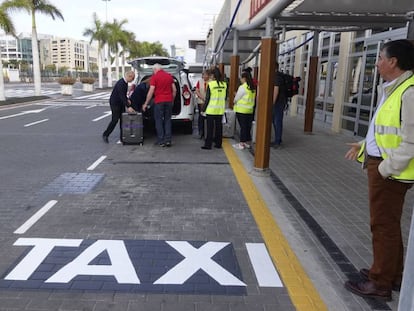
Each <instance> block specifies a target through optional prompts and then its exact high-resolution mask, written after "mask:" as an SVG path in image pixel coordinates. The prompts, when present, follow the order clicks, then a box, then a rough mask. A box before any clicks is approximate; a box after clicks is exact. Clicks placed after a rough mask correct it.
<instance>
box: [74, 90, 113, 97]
mask: <svg viewBox="0 0 414 311" xmlns="http://www.w3.org/2000/svg"><path fill="white" fill-rule="evenodd" d="M108 95H110V92H100V93H95V94H92V95H84V96H79V97H75V99H96V98H102V97H105V96H108Z"/></svg>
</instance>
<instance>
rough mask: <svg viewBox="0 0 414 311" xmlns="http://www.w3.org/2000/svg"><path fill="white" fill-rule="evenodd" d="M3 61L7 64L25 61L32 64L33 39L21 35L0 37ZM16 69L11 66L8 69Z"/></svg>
mask: <svg viewBox="0 0 414 311" xmlns="http://www.w3.org/2000/svg"><path fill="white" fill-rule="evenodd" d="M0 51H1V59H2V60H3V61H6V62H10V61H25V62H27V63H32V59H33V57H32V39H31V37H30V36H29V35H27V34H24V33H21V34H19V35H18V36H17V37H13V36H11V35H2V36H0ZM10 66H12V67H14V65H13V64H9V65H8V67H10Z"/></svg>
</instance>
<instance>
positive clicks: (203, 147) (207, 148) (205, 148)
mask: <svg viewBox="0 0 414 311" xmlns="http://www.w3.org/2000/svg"><path fill="white" fill-rule="evenodd" d="M201 149H204V150H210V149H211V147H207V146H202V147H201Z"/></svg>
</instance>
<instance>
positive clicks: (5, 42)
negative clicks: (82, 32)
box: [0, 33, 98, 72]
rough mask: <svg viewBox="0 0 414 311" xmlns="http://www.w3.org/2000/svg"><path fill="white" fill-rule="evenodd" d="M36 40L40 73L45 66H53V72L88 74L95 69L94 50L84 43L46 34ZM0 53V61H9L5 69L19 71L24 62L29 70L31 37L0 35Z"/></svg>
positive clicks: (94, 48) (96, 54)
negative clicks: (62, 70) (63, 70)
mask: <svg viewBox="0 0 414 311" xmlns="http://www.w3.org/2000/svg"><path fill="white" fill-rule="evenodd" d="M38 40H39V55H40V66H41V69H42V70H44V69H45V68H46V67H47V66H48V65H55V68H56V72H59V69H60V68H64V69H65V71H70V72H91V71H95V70H96V68H97V60H98V52H97V47H96V46H95V45H93V44H92V45H90V44H89V42H87V41H83V40H76V39H72V38H59V37H54V36H51V35H45V34H39V35H38ZM0 51H1V59H2V60H3V61H6V62H8V65H7V66H6V67H7V68H5V69H22V68H20V67H21V64H22V63H25V64H27V65H26V66H28V70H29V71H30V66H31V64H32V63H33V54H32V37H31V34H28V33H21V34H19V35H18V36H17V37H13V36H11V35H5V34H3V35H0ZM23 70H24V69H23Z"/></svg>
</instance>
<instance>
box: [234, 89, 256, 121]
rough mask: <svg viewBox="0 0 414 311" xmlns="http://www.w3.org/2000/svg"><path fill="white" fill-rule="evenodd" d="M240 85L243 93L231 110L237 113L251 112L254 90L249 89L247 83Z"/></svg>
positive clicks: (254, 95)
mask: <svg viewBox="0 0 414 311" xmlns="http://www.w3.org/2000/svg"><path fill="white" fill-rule="evenodd" d="M242 87H243V88H244V90H245V94H244V95H243V97H242V98H240V99H239V100H238V101H237V103H236V104H235V105H234V108H233V110H234V111H235V112H239V113H244V114H252V113H253V110H254V98H255V97H256V91H254V90H251V89H249V87H248V86H247V83H243V84H242Z"/></svg>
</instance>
